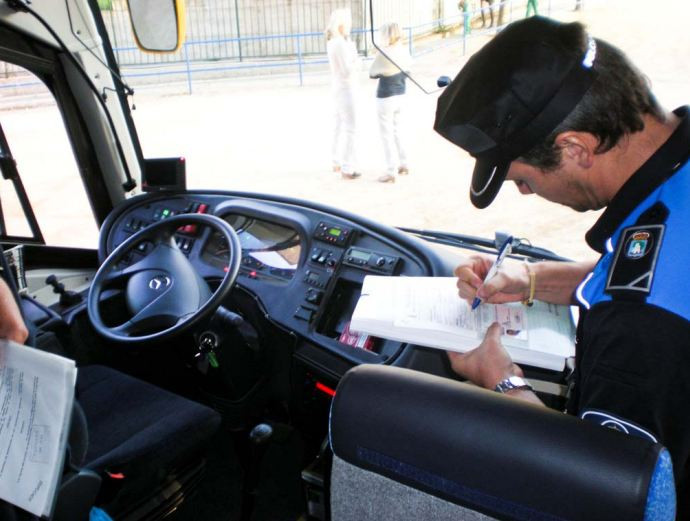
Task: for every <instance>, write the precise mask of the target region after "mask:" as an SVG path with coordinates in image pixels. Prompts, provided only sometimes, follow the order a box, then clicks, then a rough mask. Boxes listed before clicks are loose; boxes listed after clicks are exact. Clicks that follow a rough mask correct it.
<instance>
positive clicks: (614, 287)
mask: <svg viewBox="0 0 690 521" xmlns="http://www.w3.org/2000/svg"><path fill="white" fill-rule="evenodd" d="M664 229H665V226H664V225H663V224H651V225H646V226H630V227H628V228H625V229H624V230H623V231H622V233H621V237H620V239H619V241H618V247H617V248H616V253H615V256H614V258H613V262H612V263H611V267H610V269H609V275H608V279H607V280H606V292H607V293H611V294H618V295H621V294H636V295H639V296H641V297H642V296H646V295H648V294H649V292H650V291H651V289H652V279H653V278H654V268H655V267H656V260H657V256H658V254H659V248H660V247H661V242H662V240H663V236H664Z"/></svg>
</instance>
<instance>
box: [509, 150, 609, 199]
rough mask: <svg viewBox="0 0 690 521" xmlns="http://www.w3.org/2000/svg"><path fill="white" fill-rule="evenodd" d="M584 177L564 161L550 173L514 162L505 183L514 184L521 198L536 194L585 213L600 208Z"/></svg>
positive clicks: (574, 167)
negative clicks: (511, 182) (510, 182)
mask: <svg viewBox="0 0 690 521" xmlns="http://www.w3.org/2000/svg"><path fill="white" fill-rule="evenodd" d="M586 174H587V172H583V171H581V169H579V168H577V165H573V164H572V163H571V162H570V161H568V160H567V159H564V160H563V161H561V164H560V165H559V166H558V167H556V168H554V169H553V170H549V171H544V170H541V169H539V168H536V167H534V166H530V165H528V164H526V163H523V162H522V161H520V160H515V161H513V162H512V163H511V165H510V170H508V175H507V176H506V181H513V182H514V183H515V185H516V186H517V188H518V190H519V191H520V193H521V194H523V195H529V194H537V195H539V196H541V197H543V198H544V199H547V200H549V201H552V202H554V203H558V204H562V205H565V206H568V207H570V208H572V209H573V210H576V211H578V212H584V211H587V210H592V209H595V208H597V207H599V205H598V204H597V203H596V202H595V201H594V200H593V198H592V196H591V193H590V190H589V189H588V186H587V184H586Z"/></svg>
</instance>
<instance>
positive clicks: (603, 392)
mask: <svg viewBox="0 0 690 521" xmlns="http://www.w3.org/2000/svg"><path fill="white" fill-rule="evenodd" d="M676 115H677V116H679V117H681V118H682V121H681V124H680V125H679V126H678V128H677V129H676V130H675V132H674V133H673V134H672V135H671V137H670V138H669V139H668V141H667V142H666V143H665V144H664V145H663V146H662V147H660V148H659V150H657V152H656V153H655V154H654V155H653V156H652V157H651V158H650V159H649V160H648V161H647V162H646V163H645V164H644V165H643V166H642V167H641V168H640V169H639V170H638V171H637V172H635V174H633V176H632V177H631V178H630V179H629V180H628V181H627V182H626V184H625V185H624V186H623V187H622V188H621V189H620V190H619V191H618V193H617V194H616V196H615V197H614V199H613V200H612V201H611V203H610V204H609V205H608V206H607V208H606V210H605V212H604V213H603V214H602V216H601V217H600V218H599V220H598V221H597V223H596V224H595V225H594V227H593V228H592V229H591V230H590V231H589V232H588V233H587V242H588V243H589V244H590V246H592V247H593V248H594V249H595V250H597V251H599V252H600V253H601V254H602V257H601V259H600V260H599V262H598V263H597V265H596V267H595V269H594V271H593V272H592V273H591V274H590V275H589V276H588V277H587V278H586V279H585V280H584V281H583V283H582V284H581V285H580V287H579V288H578V289H577V292H576V297H577V299H578V301H579V302H580V304H581V311H582V313H581V318H580V321H579V324H578V343H577V353H576V369H575V373H574V376H573V381H574V388H573V392H572V394H571V397H570V399H569V402H568V411H569V412H570V413H572V414H576V415H579V416H580V417H582V418H584V419H586V420H591V421H595V422H597V423H599V424H601V425H603V426H607V427H612V428H615V429H618V430H622V431H624V432H627V433H630V434H636V435H640V436H643V437H647V438H649V439H651V440H654V441H658V442H660V443H662V444H664V445H665V446H666V447H667V448H668V449H669V451H670V453H671V457H672V461H673V467H674V474H675V477H676V487H677V492H678V493H677V497H678V513H679V516H680V517H679V519H685V517H683V516H690V116H689V115H688V109H687V108H682V109H678V110H677V111H676Z"/></svg>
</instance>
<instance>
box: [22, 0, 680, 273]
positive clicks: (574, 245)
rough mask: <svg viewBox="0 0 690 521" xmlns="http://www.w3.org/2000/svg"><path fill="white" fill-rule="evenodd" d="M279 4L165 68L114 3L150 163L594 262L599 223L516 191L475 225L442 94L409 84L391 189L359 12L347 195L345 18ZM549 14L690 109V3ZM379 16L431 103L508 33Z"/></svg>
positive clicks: (195, 27)
mask: <svg viewBox="0 0 690 521" xmlns="http://www.w3.org/2000/svg"><path fill="white" fill-rule="evenodd" d="M269 3H270V4H271V5H270V6H267V7H266V8H265V9H255V8H254V7H252V6H250V5H249V3H248V2H239V3H234V4H232V5H230V4H231V2H224V1H221V0H218V1H217V2H211V4H217V8H216V9H209V5H208V4H209V2H206V3H204V4H203V5H202V3H201V2H194V1H191V2H188V5H187V18H188V24H187V26H188V27H187V43H186V44H185V45H184V46H183V48H182V49H181V50H180V51H179V52H177V53H175V54H172V55H163V56H161V57H156V56H153V57H152V56H151V55H145V54H142V53H140V52H139V51H138V50H135V49H134V47H133V44H131V36H129V35H128V31H129V28H128V27H126V25H125V22H123V20H125V19H124V18H123V17H124V16H126V15H125V13H124V11H123V10H121V9H120V6H119V2H101V4H102V8H103V11H102V12H103V15H104V21H105V25H106V27H107V29H108V32H109V33H110V36H111V40H112V42H113V47H114V48H115V56H116V58H117V59H118V61H119V63H120V66H121V69H122V72H123V76H124V77H125V79H126V81H127V82H128V83H129V84H130V85H131V86H132V87H133V88H134V89H135V91H136V94H135V95H134V97H133V98H132V99H131V100H130V101H131V103H132V104H134V105H136V110H134V111H133V118H134V120H135V123H136V126H137V132H138V135H139V138H140V141H141V145H142V149H143V152H144V155H145V157H149V158H152V157H174V156H184V157H185V158H186V165H187V187H188V188H191V189H196V188H210V189H221V190H242V191H251V192H262V193H274V194H280V195H284V196H292V197H299V198H303V199H307V200H312V201H317V202H321V203H325V204H328V205H332V206H336V207H340V208H343V209H346V210H349V211H352V212H354V213H357V214H360V215H363V216H366V217H369V218H371V219H373V220H376V221H378V222H382V223H385V224H389V225H393V226H401V227H410V228H420V229H427V230H443V231H449V232H455V233H462V234H469V235H475V236H483V237H493V235H494V232H495V231H507V232H509V233H511V234H512V235H514V236H516V237H524V238H527V239H529V240H530V241H531V242H532V244H534V245H538V246H542V247H545V248H548V249H551V250H553V251H555V252H556V253H558V254H560V255H563V256H566V257H570V258H576V259H587V258H593V257H594V256H595V254H594V252H592V251H591V250H590V249H589V248H588V247H587V246H586V244H585V243H584V241H583V235H584V233H585V232H586V230H587V229H588V228H589V227H590V226H591V225H592V224H593V223H594V221H595V220H596V219H597V217H598V215H599V214H600V212H587V213H584V214H576V213H574V212H573V211H572V210H570V209H568V208H565V207H560V206H558V205H555V204H553V203H548V202H546V201H543V200H541V199H539V198H538V197H536V196H531V197H525V196H522V195H520V194H519V193H518V191H517V190H516V188H515V187H514V186H513V185H512V184H511V185H510V186H505V187H504V188H503V190H502V191H501V192H500V193H499V196H498V197H497V199H496V200H495V201H494V203H493V204H492V205H491V206H490V207H489V208H487V209H485V210H477V209H475V208H474V207H473V206H472V205H471V203H470V201H469V197H468V188H469V179H470V175H471V171H472V168H473V160H472V159H471V158H470V157H469V156H468V155H467V154H466V153H465V152H463V151H462V150H461V149H459V148H457V147H455V146H454V145H452V144H450V143H448V142H447V141H445V140H444V139H442V138H441V137H440V136H439V135H438V134H436V133H435V132H434V131H433V129H432V125H433V120H434V114H435V108H436V99H437V97H438V94H439V93H438V92H434V93H432V94H425V93H423V92H422V91H421V90H420V89H418V88H416V87H415V86H414V85H413V84H412V82H410V81H408V82H407V88H406V94H404V99H403V100H402V107H401V111H400V118H401V119H400V124H399V128H400V135H401V139H402V141H403V142H404V146H405V150H406V156H407V159H406V162H407V165H406V166H407V167H408V169H409V175H406V176H401V175H395V176H394V178H395V182H388V183H383V182H379V178H380V177H381V176H382V175H384V174H385V173H386V168H387V165H386V160H385V154H384V147H383V145H382V137H381V136H382V135H381V130H380V120H379V116H378V113H377V102H376V89H377V82H376V81H375V80H372V79H370V78H369V74H368V72H369V68H370V67H371V64H372V61H373V57H374V55H375V51H374V50H373V48H372V46H371V41H370V39H369V38H368V37H367V36H365V34H364V33H365V32H366V29H367V27H368V16H367V13H365V12H364V10H363V6H362V2H358V1H357V2H355V1H353V2H351V4H352V5H351V6H350V10H351V13H352V27H353V29H352V40H353V41H354V42H355V44H356V46H357V50H358V53H359V58H360V62H359V64H358V69H357V74H356V77H355V78H354V80H353V85H354V87H355V93H356V97H355V98H354V102H353V103H354V107H355V108H354V112H355V116H356V132H355V141H356V149H357V171H358V172H361V174H362V176H361V177H359V178H357V179H345V178H343V176H342V175H341V173H340V172H334V170H333V163H332V139H333V127H334V125H335V118H334V115H333V114H334V110H335V109H334V96H337V93H336V94H335V95H334V92H333V87H332V78H331V72H330V70H329V66H328V61H327V56H326V38H325V36H324V34H323V30H324V29H325V27H326V24H327V21H328V17H329V15H330V13H331V11H332V10H333V9H335V8H336V7H342V5H341V4H343V2H321V3H320V4H319V6H318V8H314V9H313V10H311V11H310V10H309V9H308V8H307V7H304V9H303V10H302V11H299V10H295V11H290V10H289V5H288V3H284V2H279V1H277V0H276V1H275V2H269ZM346 3H347V2H346ZM284 4H285V5H284ZM402 4H404V5H402ZM427 4H428V5H427ZM367 5H368V4H367ZM463 5H466V6H467V10H466V11H463ZM237 6H239V8H238V9H236V7H237ZM482 6H484V8H485V9H484V12H483V14H484V27H483V28H482V11H481V9H480V8H481V7H482ZM300 9H302V8H300ZM538 9H539V14H544V15H551V16H552V17H554V18H557V19H560V20H565V21H572V20H579V21H582V22H584V23H585V24H586V25H587V26H588V27H589V29H590V32H591V33H592V34H593V35H595V36H597V37H601V38H603V39H606V40H608V41H610V42H612V43H614V44H615V45H617V46H619V47H620V48H622V49H623V50H624V51H625V52H626V53H627V54H628V56H629V57H630V58H631V59H632V61H633V62H634V63H635V64H637V65H638V66H639V67H640V69H641V70H642V71H644V72H645V73H646V74H647V75H648V76H649V78H650V79H651V81H652V82H653V90H654V92H655V93H656V94H657V96H658V98H659V100H660V102H661V103H662V104H663V105H664V106H665V107H667V108H675V107H676V106H679V105H682V104H684V103H686V102H687V99H686V96H687V91H688V89H687V87H688V85H687V84H688V82H690V79H689V78H690V74H688V73H687V72H688V71H687V69H688V65H687V63H686V59H685V53H686V50H687V49H688V48H690V42H688V38H689V37H688V32H687V30H686V29H685V20H686V18H687V16H686V15H688V14H690V7H688V6H687V5H686V3H685V2H682V1H680V0H676V1H672V2H666V3H664V9H663V13H662V12H661V10H660V12H659V17H662V16H663V23H662V21H661V19H659V20H658V21H654V20H650V13H649V4H648V3H643V2H642V1H640V0H631V1H625V2H623V1H621V0H608V1H603V0H599V1H595V0H588V1H587V2H584V1H582V2H579V1H578V0H563V1H559V0H552V1H549V2H546V1H542V2H539V3H538ZM259 11H261V12H259ZM220 14H222V15H223V16H220ZM375 16H376V19H375V20H374V23H375V25H376V26H380V25H381V24H383V23H385V22H388V21H392V20H395V21H397V22H398V23H399V25H400V26H401V28H402V33H403V34H402V36H403V40H402V42H403V45H404V46H405V47H406V48H407V49H408V50H410V51H411V56H412V60H411V62H410V64H409V69H410V71H411V74H412V76H413V77H414V79H415V80H417V81H418V82H419V83H420V84H422V85H423V86H424V87H425V88H426V89H427V90H433V89H434V88H435V81H436V78H437V77H438V76H439V75H442V74H445V75H448V76H451V77H453V76H454V75H455V74H456V73H457V72H458V70H459V69H460V67H461V66H462V64H464V63H465V62H466V60H467V59H468V58H469V57H470V56H471V54H472V52H474V51H476V50H477V49H478V48H479V47H480V46H481V45H482V44H483V43H485V42H487V41H489V39H490V38H491V37H492V35H494V34H495V31H496V29H495V27H490V24H491V23H492V22H491V19H492V18H493V19H494V24H495V23H496V22H498V21H499V18H500V17H501V13H500V12H499V7H498V2H495V3H494V5H493V7H492V8H489V7H488V3H487V2H479V1H478V0H477V1H475V2H471V1H468V2H466V3H463V2H460V4H459V5H458V3H457V2H431V1H428V2H421V1H420V2H409V3H408V2H402V3H400V2H391V1H381V2H378V1H376V2H375ZM465 16H466V18H465ZM524 16H525V3H524V2H510V3H506V4H505V7H504V12H503V14H502V18H503V21H504V22H507V21H509V20H515V19H518V18H521V17H524ZM466 30H467V33H466ZM410 35H412V36H413V38H412V39H410ZM377 37H378V34H377ZM128 38H129V39H128ZM21 110H23V111H26V110H34V109H32V108H28V109H27V108H24V107H23V108H21ZM34 132H35V134H34V135H35V136H36V137H35V139H36V141H37V142H41V141H44V140H48V139H50V138H49V133H50V129H49V128H46V127H37V128H35V129H34ZM37 213H38V212H37ZM44 233H46V235H47V232H44ZM94 245H95V243H94Z"/></svg>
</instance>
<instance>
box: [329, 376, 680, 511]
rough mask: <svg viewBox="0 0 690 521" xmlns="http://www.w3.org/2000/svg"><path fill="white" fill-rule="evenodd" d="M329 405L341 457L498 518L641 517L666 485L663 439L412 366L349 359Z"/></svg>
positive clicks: (333, 437)
mask: <svg viewBox="0 0 690 521" xmlns="http://www.w3.org/2000/svg"><path fill="white" fill-rule="evenodd" d="M331 407H332V408H331V425H330V429H331V430H330V438H331V439H330V441H331V447H332V449H333V453H334V454H335V455H336V456H337V457H338V458H340V459H342V460H344V461H346V462H347V463H349V464H352V465H355V466H356V467H359V468H362V469H365V470H369V471H372V472H375V473H377V474H379V475H383V476H385V477H388V478H390V479H393V480H395V481H397V482H399V483H403V484H405V485H407V486H410V487H413V488H415V489H418V490H421V491H423V492H426V493H429V494H432V495H434V496H436V497H439V498H441V499H444V500H446V501H450V502H451V503H455V504H457V505H462V506H463V507H467V508H470V509H472V510H476V511H478V512H482V513H484V514H487V515H490V516H494V517H496V518H497V519H545V520H546V519H568V520H571V519H572V520H585V519H586V520H596V519H611V515H612V513H613V512H615V513H616V514H615V519H620V520H628V519H640V520H642V519H643V518H644V517H645V509H646V508H647V500H648V495H650V483H652V481H653V480H652V476H656V477H655V480H656V485H659V484H661V486H662V490H667V489H668V487H669V486H670V487H671V488H673V475H672V471H671V469H670V460H669V458H668V453H667V452H666V450H665V449H664V448H663V446H662V445H660V444H658V443H652V442H651V441H648V440H643V439H641V438H636V437H633V436H629V435H626V434H623V433H620V432H616V431H613V430H610V429H605V428H602V427H600V426H598V425H595V424H590V423H588V422H586V421H582V420H580V419H578V418H575V417H572V416H568V415H566V414H563V413H560V412H557V411H554V410H550V409H547V408H545V407H540V406H539V405H535V404H530V403H526V402H522V401H520V400H516V399H511V398H510V397H507V396H503V395H500V394H498V393H493V392H491V391H487V390H484V389H480V388H478V387H475V386H471V385H468V384H463V383H460V382H456V381H453V380H450V379H446V378H440V377H436V376H432V375H428V374H424V373H420V372H417V371H411V370H407V369H401V368H394V367H388V366H379V365H362V366H359V367H356V368H354V369H352V370H350V371H349V372H348V373H347V374H346V375H345V377H344V378H343V379H342V380H341V382H340V384H339V385H338V388H337V391H336V395H335V398H334V399H333V403H332V406H331ZM655 469H657V473H656V474H655ZM659 469H660V470H659ZM334 486H335V484H334ZM664 487H666V488H664ZM652 488H654V487H652ZM657 488H658V487H657ZM673 499H675V495H674V496H673ZM673 505H675V501H673Z"/></svg>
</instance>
